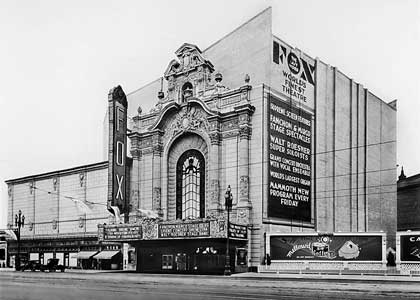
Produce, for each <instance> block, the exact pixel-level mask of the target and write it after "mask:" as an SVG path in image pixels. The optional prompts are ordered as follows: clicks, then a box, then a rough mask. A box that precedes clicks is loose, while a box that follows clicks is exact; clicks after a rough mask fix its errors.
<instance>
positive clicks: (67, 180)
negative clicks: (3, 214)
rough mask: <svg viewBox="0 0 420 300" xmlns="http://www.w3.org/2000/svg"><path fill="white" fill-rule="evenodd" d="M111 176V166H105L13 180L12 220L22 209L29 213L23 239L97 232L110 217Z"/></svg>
mask: <svg viewBox="0 0 420 300" xmlns="http://www.w3.org/2000/svg"><path fill="white" fill-rule="evenodd" d="M107 176H108V168H107V167H106V166H105V165H104V167H102V168H94V169H92V170H89V168H83V167H81V168H80V169H79V170H76V171H75V172H73V173H71V172H70V173H69V172H68V173H65V174H60V171H58V172H56V174H55V175H53V176H46V177H42V176H41V178H39V179H38V177H37V176H34V177H32V178H31V177H29V178H25V179H24V180H18V181H17V182H13V181H11V182H9V183H8V186H9V189H10V190H11V191H12V194H11V196H10V197H9V213H8V215H9V219H8V223H9V224H11V223H13V222H14V219H13V216H14V215H15V214H16V213H17V212H18V211H19V209H20V210H21V211H22V213H23V215H24V216H25V226H24V227H23V228H22V231H21V236H22V238H29V237H31V238H40V237H47V236H49V237H51V236H54V237H60V235H66V236H68V235H81V234H86V233H90V234H95V233H96V232H97V224H98V223H104V222H107V220H108V212H107V211H106V199H107ZM31 186H34V188H30V187H31ZM78 203H79V204H78ZM80 203H82V204H80ZM83 203H84V204H83ZM91 203H95V204H91Z"/></svg>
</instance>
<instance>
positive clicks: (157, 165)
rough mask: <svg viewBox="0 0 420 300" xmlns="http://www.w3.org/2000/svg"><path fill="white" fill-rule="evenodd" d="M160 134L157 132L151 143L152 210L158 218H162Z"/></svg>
mask: <svg viewBox="0 0 420 300" xmlns="http://www.w3.org/2000/svg"><path fill="white" fill-rule="evenodd" d="M161 137H162V132H160V131H158V132H156V133H155V134H153V136H152V143H153V175H152V180H153V181H152V186H153V188H152V193H153V195H152V197H153V200H152V209H153V210H154V211H156V212H157V213H158V215H159V216H163V211H162V203H161V193H162V189H161V186H162V183H161V180H162V178H161V169H162V166H161V161H162V152H163V146H162V141H161Z"/></svg>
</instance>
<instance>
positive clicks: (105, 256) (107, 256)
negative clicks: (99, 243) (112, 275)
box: [93, 250, 120, 259]
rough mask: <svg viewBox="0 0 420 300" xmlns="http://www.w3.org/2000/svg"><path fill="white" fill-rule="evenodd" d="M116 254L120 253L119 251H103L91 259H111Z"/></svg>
mask: <svg viewBox="0 0 420 300" xmlns="http://www.w3.org/2000/svg"><path fill="white" fill-rule="evenodd" d="M118 253H120V250H117V251H110V250H105V251H101V252H99V253H98V254H96V255H95V256H94V257H93V258H94V259H111V258H113V257H114V255H117V254H118Z"/></svg>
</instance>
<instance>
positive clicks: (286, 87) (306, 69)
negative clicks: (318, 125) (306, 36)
mask: <svg viewBox="0 0 420 300" xmlns="http://www.w3.org/2000/svg"><path fill="white" fill-rule="evenodd" d="M273 62H274V63H275V64H276V68H275V74H276V75H278V76H280V82H279V84H280V92H282V93H283V94H285V95H287V96H289V97H291V98H292V99H293V100H295V101H299V102H301V103H304V104H306V105H308V106H310V107H313V102H314V93H315V62H314V61H313V60H312V59H310V58H309V57H305V56H304V55H301V53H300V52H298V51H295V50H293V48H291V47H289V46H288V45H286V44H284V43H282V42H281V41H273ZM278 76H275V77H274V78H275V80H277V78H278ZM277 83H278V82H277V81H276V82H275V83H274V86H277Z"/></svg>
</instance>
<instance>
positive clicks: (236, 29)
mask: <svg viewBox="0 0 420 300" xmlns="http://www.w3.org/2000/svg"><path fill="white" fill-rule="evenodd" d="M271 9H272V8H271V6H269V7H267V8H266V9H264V10H263V11H261V12H260V13H258V14H256V15H255V16H253V17H252V18H251V19H249V20H248V21H246V22H244V23H242V24H241V25H239V26H238V27H236V28H235V29H234V30H232V31H231V32H229V33H227V34H226V35H224V36H223V37H221V38H220V39H218V40H217V41H215V42H214V43H213V44H211V45H210V46H208V47H207V48H205V49H204V50H203V52H206V51H207V50H209V49H210V48H211V47H213V46H215V45H216V44H218V43H220V41H222V40H223V39H225V38H227V37H228V36H230V35H231V34H233V33H234V32H236V31H238V30H239V29H241V28H242V27H244V26H245V25H247V24H248V23H250V22H251V21H253V20H254V19H256V18H258V17H259V16H260V15H262V14H263V13H265V12H266V11H268V10H271Z"/></svg>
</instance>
